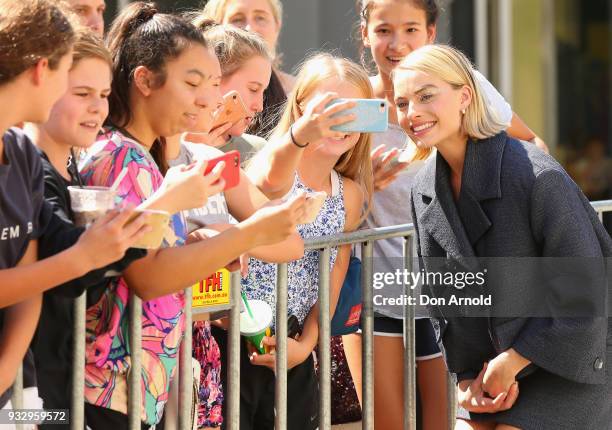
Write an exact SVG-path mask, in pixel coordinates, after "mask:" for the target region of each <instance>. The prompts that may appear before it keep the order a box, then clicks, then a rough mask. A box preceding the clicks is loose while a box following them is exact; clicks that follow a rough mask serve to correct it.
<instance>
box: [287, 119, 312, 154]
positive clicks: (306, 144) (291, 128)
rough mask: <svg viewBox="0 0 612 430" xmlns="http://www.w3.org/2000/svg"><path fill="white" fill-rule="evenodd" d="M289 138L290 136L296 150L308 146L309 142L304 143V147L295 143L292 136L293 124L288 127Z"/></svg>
mask: <svg viewBox="0 0 612 430" xmlns="http://www.w3.org/2000/svg"><path fill="white" fill-rule="evenodd" d="M289 136H291V141H292V142H293V144H294V145H295V146H297V147H298V148H302V149H303V148H306V147H307V146H308V145H310V142H306V143H305V144H304V145H300V144H299V143H297V141H296V140H295V136H293V124H292V125H291V127H289Z"/></svg>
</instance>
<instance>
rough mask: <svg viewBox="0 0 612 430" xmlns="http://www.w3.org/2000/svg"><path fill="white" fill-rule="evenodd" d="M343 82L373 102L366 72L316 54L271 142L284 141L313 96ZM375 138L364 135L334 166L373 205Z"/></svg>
mask: <svg viewBox="0 0 612 430" xmlns="http://www.w3.org/2000/svg"><path fill="white" fill-rule="evenodd" d="M332 78H333V79H339V80H341V81H343V82H348V83H350V84H352V85H354V86H355V87H356V88H358V89H359V90H360V91H361V97H362V98H365V99H370V98H373V97H374V91H373V90H372V85H371V84H370V79H369V78H368V75H367V74H366V72H365V71H364V69H363V68H362V67H361V66H359V65H357V64H355V63H353V62H352V61H351V60H348V59H346V58H340V57H334V56H333V55H331V54H326V53H323V54H316V55H314V56H313V57H311V58H310V59H308V60H306V62H304V63H303V64H302V66H301V67H300V70H299V73H298V75H297V78H296V82H295V87H293V91H292V92H291V94H289V97H288V99H287V104H286V107H285V111H284V112H283V114H282V116H281V119H280V121H279V123H278V125H277V126H276V128H275V129H274V132H273V133H272V137H271V138H270V139H271V140H274V139H276V138H280V137H281V136H283V135H285V134H286V133H287V132H288V131H289V127H291V125H292V124H293V123H295V121H296V120H298V119H299V118H300V117H301V116H302V114H303V112H304V109H305V108H306V105H305V103H306V100H308V99H309V97H310V96H312V95H313V94H314V93H315V92H316V91H317V89H318V88H319V86H320V85H321V84H322V83H323V82H324V81H326V80H327V79H332ZM371 140H372V139H371V135H370V134H369V133H361V135H360V136H359V140H358V141H357V143H356V144H355V146H353V147H352V148H351V149H349V150H348V151H346V152H345V153H344V154H342V156H340V158H339V159H338V162H337V163H336V165H335V166H334V170H336V172H338V173H340V174H341V175H342V176H345V177H347V178H349V179H352V180H353V181H355V182H356V183H358V184H359V185H360V186H361V188H362V190H363V192H364V194H365V201H366V202H367V203H368V206H369V203H370V201H371V198H372V183H373V179H372V178H373V177H372V160H371V159H370V147H371Z"/></svg>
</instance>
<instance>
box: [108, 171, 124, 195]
mask: <svg viewBox="0 0 612 430" xmlns="http://www.w3.org/2000/svg"><path fill="white" fill-rule="evenodd" d="M127 173H128V168H127V166H125V167H124V168H123V170H122V171H121V172H119V176H117V178H116V179H115V182H113V185H111V187H110V188H111V190H112V191H117V188H119V184H121V181H122V180H123V178H124V177H125V175H127Z"/></svg>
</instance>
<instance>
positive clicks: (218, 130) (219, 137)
mask: <svg viewBox="0 0 612 430" xmlns="http://www.w3.org/2000/svg"><path fill="white" fill-rule="evenodd" d="M235 124H236V123H231V122H225V123H223V124H221V125H219V126H217V127H215V128H213V129H212V130H210V131H209V132H208V133H184V134H183V135H182V136H181V141H183V142H190V143H199V144H204V145H208V146H213V147H215V148H220V147H222V146H223V145H225V144H226V143H227V141H228V140H229V137H231V136H229V135H228V132H229V131H230V130H231V128H232V127H233V126H234V125H235ZM226 137H227V138H226Z"/></svg>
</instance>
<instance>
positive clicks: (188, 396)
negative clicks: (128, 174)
mask: <svg viewBox="0 0 612 430" xmlns="http://www.w3.org/2000/svg"><path fill="white" fill-rule="evenodd" d="M592 206H593V208H594V209H595V211H596V212H597V213H598V216H599V219H600V220H603V213H604V212H612V200H606V201H597V202H592ZM392 237H403V238H404V268H405V269H407V270H412V267H411V265H412V255H413V247H414V240H413V227H412V224H403V225H397V226H391V227H381V228H375V229H370V230H358V231H355V232H352V233H346V234H339V235H334V236H328V237H318V238H313V239H309V240H307V241H306V245H305V248H306V249H314V250H319V253H320V254H319V308H320V313H319V331H320V333H319V366H320V372H319V378H320V384H319V386H320V394H319V396H320V399H319V400H320V401H319V405H320V406H319V415H320V425H319V428H320V429H321V430H328V429H330V428H331V397H330V395H331V389H330V388H331V385H330V384H331V379H330V378H331V365H330V363H331V354H330V309H329V278H330V270H329V253H330V250H331V248H332V247H335V246H340V245H349V244H351V245H352V244H360V246H361V255H362V259H363V261H362V273H361V284H362V295H363V297H362V302H363V307H362V314H363V319H362V338H363V347H362V361H363V366H362V369H363V370H362V392H363V407H362V417H363V418H362V428H364V429H373V428H374V391H373V385H374V370H373V369H374V367H373V366H374V362H373V335H374V333H373V329H374V309H373V300H372V295H373V290H372V275H373V273H372V272H373V268H372V254H373V251H372V248H373V242H375V241H378V240H383V239H388V238H392ZM405 293H406V294H407V295H408V294H411V290H407V291H405ZM190 298H191V289H187V290H186V299H185V316H186V318H185V322H186V331H185V337H184V339H183V344H182V346H181V352H180V364H179V378H180V381H179V386H180V393H179V428H180V430H190V429H191V428H192V414H193V409H192V404H191V403H192V393H191V390H192V384H191V381H192V373H191V369H192V365H191V351H192V336H191V314H192V308H191V300H190ZM239 298H240V275H239V274H237V273H233V274H232V277H231V303H230V306H228V308H229V329H228V359H227V375H228V387H225V388H226V390H227V395H226V396H225V399H226V404H225V407H226V408H227V411H228V412H227V414H226V426H227V428H228V429H229V430H239V426H240V304H239V301H240V299H239ZM276 298H277V300H276V334H277V346H276V358H277V361H276V375H277V377H276V395H275V409H276V418H275V427H276V429H277V430H284V429H286V428H287V318H286V316H287V264H286V263H283V264H279V265H278V276H277V289H276ZM85 308H86V299H85V295H84V294H83V295H81V297H79V298H78V299H77V300H76V301H75V305H74V315H75V323H74V355H73V356H74V360H73V370H72V380H73V382H72V407H71V411H70V412H71V413H70V421H71V423H70V426H71V429H73V430H82V429H83V428H84V394H83V393H84V385H85V382H84V364H85V311H86V309H85ZM404 316H405V318H404V375H405V376H404V429H415V428H416V391H415V390H416V369H415V344H414V308H413V307H412V306H408V305H406V306H405V308H404ZM141 321H142V302H141V300H140V299H139V298H138V297H136V296H135V295H132V297H131V303H130V348H131V370H130V372H129V373H128V378H129V381H128V382H129V385H128V386H129V390H128V391H129V393H128V394H129V405H128V406H129V408H128V410H129V422H130V429H134V430H136V429H140V428H141V422H140V418H141V398H142V393H141V377H142V376H141V369H142V363H141V352H142V335H141V331H142V325H141ZM22 378H23V376H22V371H21V370H20V371H19V372H18V376H17V379H16V381H15V383H14V385H13V397H12V405H13V407H14V408H16V409H17V408H21V407H23V382H22V381H23V380H22ZM448 385H449V390H448V399H449V402H448V405H449V409H448V414H449V425H451V426H452V423H453V421H454V416H455V407H456V400H455V384H454V381H452V380H451V379H450V377H449V379H448ZM17 428H20V426H17ZM451 428H452V427H451Z"/></svg>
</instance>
